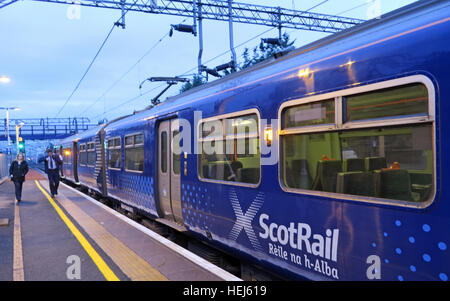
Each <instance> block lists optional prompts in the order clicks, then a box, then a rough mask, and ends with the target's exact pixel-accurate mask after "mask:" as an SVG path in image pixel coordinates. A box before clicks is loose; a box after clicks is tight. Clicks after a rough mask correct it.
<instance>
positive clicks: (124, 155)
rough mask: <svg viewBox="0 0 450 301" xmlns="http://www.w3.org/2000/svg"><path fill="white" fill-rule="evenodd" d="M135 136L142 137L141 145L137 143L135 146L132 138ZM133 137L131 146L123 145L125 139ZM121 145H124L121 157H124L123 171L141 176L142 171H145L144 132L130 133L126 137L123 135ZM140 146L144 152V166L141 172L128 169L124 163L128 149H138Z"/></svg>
mask: <svg viewBox="0 0 450 301" xmlns="http://www.w3.org/2000/svg"><path fill="white" fill-rule="evenodd" d="M137 135H142V136H143V138H144V139H143V140H142V143H139V144H135V138H134V136H137ZM130 136H131V137H133V145H125V141H126V139H127V137H130ZM123 141H124V142H123V143H124V145H123V157H124V162H123V163H124V164H123V169H124V170H125V171H126V172H132V173H139V174H143V173H144V170H145V136H144V132H142V131H141V132H134V133H131V134H127V135H125V136H124V137H123ZM141 146H142V148H143V150H144V165H143V166H142V171H141V170H133V169H128V168H127V167H126V166H127V164H126V161H127V149H130V148H138V147H141Z"/></svg>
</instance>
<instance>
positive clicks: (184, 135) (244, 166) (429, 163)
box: [79, 1, 450, 280]
mask: <svg viewBox="0 0 450 301" xmlns="http://www.w3.org/2000/svg"><path fill="white" fill-rule="evenodd" d="M449 12H450V2H449V1H427V2H419V3H415V4H412V5H409V6H406V7H404V8H402V9H401V10H397V11H394V12H391V13H389V14H387V15H384V16H382V17H381V18H380V19H379V20H371V21H369V22H366V23H364V24H361V25H358V26H355V27H354V28H352V29H349V30H345V31H343V32H341V33H338V34H335V35H332V36H330V37H327V38H324V39H322V40H319V41H317V42H314V43H312V44H310V45H307V46H305V47H302V48H299V49H297V50H295V51H292V52H290V53H289V54H287V55H285V56H282V57H278V58H273V59H271V60H268V61H266V62H263V63H260V64H258V65H256V66H254V67H251V68H249V69H248V70H244V71H241V72H237V73H234V74H231V75H229V76H227V77H226V78H224V79H221V80H217V81H214V82H212V83H209V84H206V85H204V86H201V87H198V88H195V89H192V90H190V91H188V92H186V93H183V94H181V95H178V96H175V97H172V98H169V99H168V100H166V101H165V102H164V103H162V104H160V105H156V106H154V107H152V108H150V109H148V110H145V111H142V112H139V113H136V114H134V115H132V116H128V117H125V118H123V119H121V120H119V121H116V122H111V123H109V124H108V125H106V126H105V127H104V136H105V139H104V144H105V145H106V147H105V154H104V156H105V160H104V161H103V163H102V164H103V170H105V172H106V174H107V177H106V179H105V180H106V181H107V188H108V189H107V194H108V196H110V197H114V198H117V199H118V200H121V201H122V202H123V204H124V206H125V207H126V206H128V207H129V208H128V210H133V208H134V209H137V210H140V211H142V212H143V214H147V215H148V216H150V217H153V218H158V219H160V220H168V221H171V222H172V223H174V224H177V225H178V226H177V227H180V226H181V227H183V228H185V229H186V230H187V231H189V232H190V233H191V234H192V235H194V236H196V237H197V238H199V239H201V240H203V241H205V242H207V243H208V244H210V245H212V246H215V247H216V248H218V249H221V250H224V251H225V252H227V253H230V254H234V255H235V256H237V257H238V258H240V259H241V260H242V262H243V263H249V264H252V265H254V266H258V267H261V268H263V269H264V270H266V271H270V272H273V273H275V274H277V275H281V276H282V277H285V278H288V279H304V278H308V279H313V280H330V279H331V280H377V279H381V280H447V279H448V274H449V270H450V261H449V259H450V257H449V254H448V248H447V245H448V244H449V243H450V234H449V232H448V231H447V229H449V227H450V215H449V212H450V210H449V209H450V208H449V206H450V205H449V203H448V202H447V199H448V189H446V188H445V183H448V172H447V171H446V170H445V166H448V164H449V162H448V158H447V156H445V150H446V149H448V140H447V139H446V137H445V136H444V134H443V133H445V132H446V130H448V127H449V123H448V122H446V120H445V119H444V118H443V116H444V114H445V112H447V111H448V110H449V107H448V102H446V99H447V98H448V97H449V96H450V90H449V88H448V85H447V83H448V82H449V80H450V78H449V76H450V73H449V71H448V69H447V68H446V66H447V65H449V58H450V51H449V48H448V45H446V39H448V37H449V36H450V25H449V23H450V18H449V15H450V14H449ZM446 62H447V63H446ZM94 133H95V134H94ZM95 135H97V132H96V130H92V131H91V132H90V134H87V135H85V136H84V137H85V138H80V140H79V143H81V144H83V143H84V144H86V145H87V144H88V143H92V142H93V141H95ZM99 162H101V160H99ZM79 172H80V174H82V173H84V174H83V176H80V182H81V181H82V180H81V179H85V180H83V181H84V182H85V183H90V182H89V181H91V182H92V183H98V181H96V175H95V174H94V173H93V171H92V170H91V171H90V173H89V174H88V173H86V172H85V171H84V170H83V168H81V166H80V168H79ZM87 177H91V179H90V180H88V179H87ZM91 185H92V184H91Z"/></svg>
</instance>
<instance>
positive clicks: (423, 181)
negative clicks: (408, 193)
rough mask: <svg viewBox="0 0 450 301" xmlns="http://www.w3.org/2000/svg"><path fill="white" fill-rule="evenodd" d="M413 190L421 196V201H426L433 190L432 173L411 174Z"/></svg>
mask: <svg viewBox="0 0 450 301" xmlns="http://www.w3.org/2000/svg"><path fill="white" fill-rule="evenodd" d="M409 177H410V179H411V190H412V192H414V193H417V194H418V195H419V198H420V201H421V202H423V201H426V200H427V198H428V197H429V196H430V194H431V191H432V188H433V175H432V174H431V173H419V172H410V173H409Z"/></svg>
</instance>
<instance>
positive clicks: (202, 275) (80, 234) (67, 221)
mask: <svg viewBox="0 0 450 301" xmlns="http://www.w3.org/2000/svg"><path fill="white" fill-rule="evenodd" d="M22 195H23V199H22V201H21V202H20V203H16V202H15V197H14V185H13V184H12V183H11V182H9V181H7V182H5V183H3V184H1V185H0V219H3V221H8V223H6V224H5V223H4V224H3V225H2V226H0V281H1V280H3V281H12V280H25V281H28V280H37V281H48V280H55V281H63V280H96V281H97V280H98V281H101V280H115V281H117V280H134V281H166V280H172V281H223V280H231V281H236V280H240V279H239V278H237V277H235V276H233V275H232V274H230V273H228V272H226V271H224V270H222V269H220V268H218V267H216V266H214V265H213V264H211V263H209V262H207V261H205V260H204V259H202V258H200V257H199V256H197V255H195V254H193V253H191V252H190V251H188V250H186V249H184V248H182V247H180V246H178V245H176V244H175V243H173V242H171V241H170V240H168V239H166V238H164V237H162V236H160V235H158V234H157V233H155V232H153V231H151V230H149V229H148V228H146V227H144V226H142V225H141V224H138V223H136V222H134V221H133V220H131V219H129V218H127V217H125V216H123V215H121V214H120V213H118V212H116V211H114V210H112V209H111V208H109V207H107V206H105V205H103V204H101V203H100V202H98V201H96V200H94V199H92V198H90V197H89V196H86V195H84V194H82V193H81V192H79V191H77V190H76V189H74V188H71V187H69V186H67V185H65V184H63V183H61V184H60V187H59V193H58V196H57V197H55V198H51V197H50V193H49V188H48V180H47V179H46V177H45V176H44V175H42V174H40V173H39V172H38V171H36V170H31V171H30V172H29V174H28V175H27V179H26V182H25V183H24V187H23V193H22Z"/></svg>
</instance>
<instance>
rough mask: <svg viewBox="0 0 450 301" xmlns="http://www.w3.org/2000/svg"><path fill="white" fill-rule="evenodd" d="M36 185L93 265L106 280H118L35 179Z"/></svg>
mask: <svg viewBox="0 0 450 301" xmlns="http://www.w3.org/2000/svg"><path fill="white" fill-rule="evenodd" d="M35 183H36V186H37V187H38V188H39V190H40V191H41V192H42V193H43V194H44V195H45V196H46V197H47V199H48V201H49V202H50V204H51V205H52V206H53V208H54V209H55V210H56V212H57V213H58V215H59V216H60V217H61V219H62V220H63V221H64V223H65V224H66V226H67V227H68V228H69V229H70V231H71V232H72V234H73V235H74V236H75V237H76V238H77V240H78V241H79V242H80V244H81V246H82V247H83V248H84V250H85V251H86V252H87V253H88V255H89V256H90V257H91V259H92V260H93V261H94V263H95V265H96V266H97V267H98V269H99V270H100V272H101V273H102V274H103V276H104V277H105V279H106V280H108V281H120V280H119V278H118V277H117V276H116V275H115V274H114V272H113V271H112V270H111V269H110V268H109V267H108V265H107V264H106V262H105V261H104V260H103V259H102V258H101V257H100V255H99V254H98V253H97V251H95V249H94V248H93V247H92V245H91V244H90V243H89V242H88V241H87V239H86V238H85V237H84V236H83V234H81V232H80V231H79V230H78V229H77V228H76V227H75V225H74V224H73V223H72V222H71V221H70V219H69V218H68V217H67V215H66V214H65V213H64V212H63V211H62V210H61V208H60V207H59V206H58V205H57V204H56V203H55V201H54V200H53V199H52V198H51V197H50V196H49V195H48V193H47V192H46V191H45V189H44V188H42V186H41V185H39V182H38V181H37V180H35Z"/></svg>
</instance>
